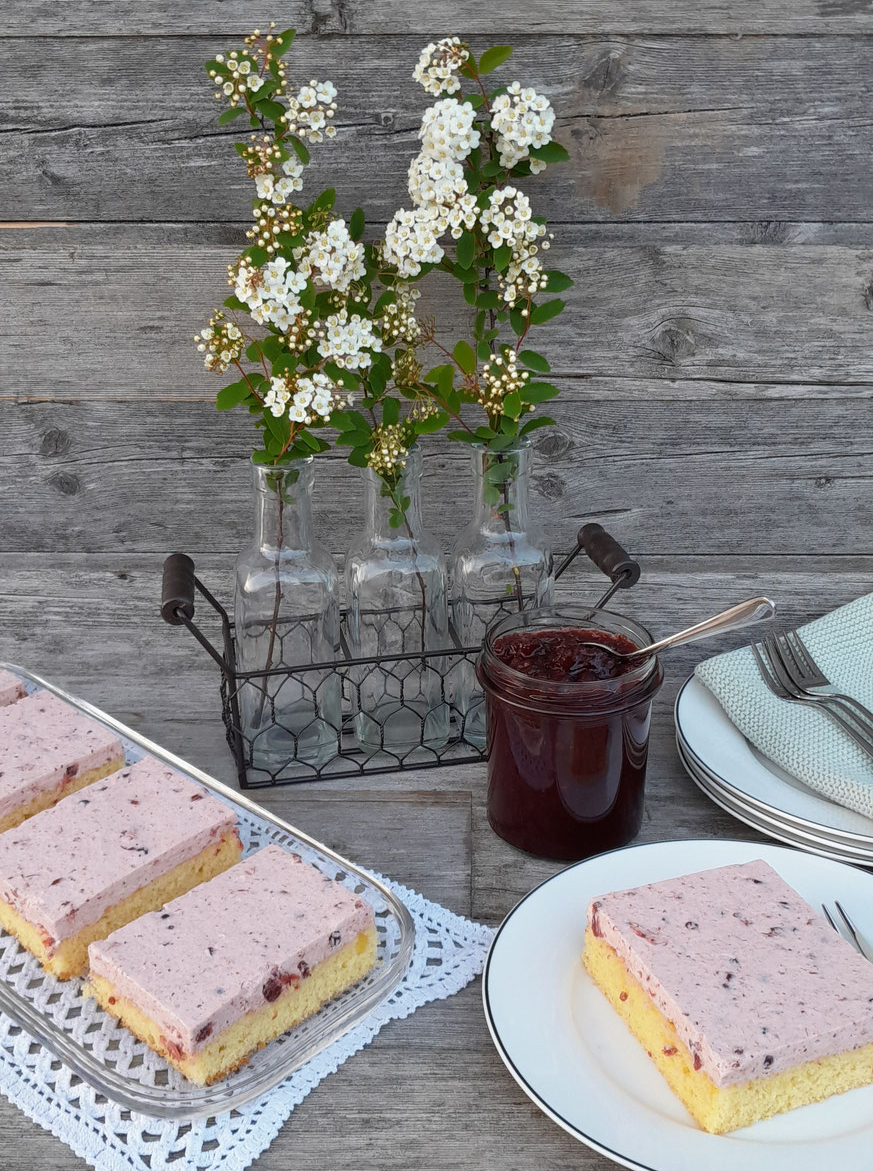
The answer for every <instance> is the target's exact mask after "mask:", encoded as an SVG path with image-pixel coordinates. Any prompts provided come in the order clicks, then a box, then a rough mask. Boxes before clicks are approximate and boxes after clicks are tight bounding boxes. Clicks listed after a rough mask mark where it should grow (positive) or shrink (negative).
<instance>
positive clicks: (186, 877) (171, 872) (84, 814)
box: [0, 757, 242, 980]
mask: <svg viewBox="0 0 873 1171" xmlns="http://www.w3.org/2000/svg"><path fill="white" fill-rule="evenodd" d="M241 852H242V846H241V844H240V840H239V836H238V835H237V832H236V822H235V818H234V814H233V811H232V810H231V809H230V807H229V806H227V805H225V804H224V802H223V801H219V800H218V799H217V798H216V797H213V796H212V795H211V794H210V793H209V790H208V789H205V788H204V787H203V786H202V785H196V784H194V783H193V782H192V781H189V780H188V779H187V778H186V777H183V776H182V775H181V774H180V773H177V772H175V771H174V770H173V769H171V768H168V767H167V766H166V765H163V764H161V763H160V761H157V760H155V759H154V758H153V757H146V758H145V759H144V760H141V761H140V762H139V763H138V764H135V765H132V766H131V767H130V768H126V769H124V770H123V771H122V772H118V773H114V774H113V775H112V776H110V777H108V778H106V779H105V780H103V781H101V782H99V783H97V784H93V785H91V786H90V788H89V789H88V791H87V792H85V793H82V792H79V793H73V794H71V795H70V796H69V797H65V798H64V799H63V800H62V801H60V802H58V804H57V805H55V806H54V807H53V808H52V809H46V810H44V811H43V812H42V813H38V814H37V815H36V817H32V818H31V819H30V820H29V821H28V822H27V823H26V824H24V825H21V826H18V827H17V828H15V829H12V830H8V831H7V832H6V833H5V834H0V926H2V927H3V928H4V929H5V930H6V931H9V932H11V933H12V934H13V935H15V936H17V938H18V940H19V941H20V942H21V943H22V944H23V945H24V947H26V948H27V950H28V951H30V952H32V953H33V954H34V955H35V956H36V957H37V959H38V960H39V961H40V962H41V963H42V966H43V967H44V968H45V970H46V971H47V972H51V973H52V975H54V976H58V977H59V978H60V979H62V980H64V979H68V978H69V977H70V976H81V975H84V974H85V972H86V971H87V970H88V944H89V943H93V942H94V940H95V939H105V938H106V936H107V935H109V934H110V933H111V932H112V931H115V930H116V928H118V927H122V926H123V925H124V924H125V923H129V922H130V921H131V919H136V918H137V917H138V916H139V915H144V914H145V913H146V912H147V911H154V910H156V909H157V908H158V907H161V906H163V904H164V903H165V902H166V901H167V900H168V899H171V898H175V897H176V896H177V895H180V894H184V892H185V891H188V890H190V889H191V888H192V887H193V886H196V885H197V884H198V883H200V882H204V881H205V880H206V879H209V878H212V877H213V876H214V875H216V874H219V873H220V872H221V871H222V870H226V869H227V867H228V866H232V865H233V864H234V862H236V861H237V860H238V859H239V857H240V854H241Z"/></svg>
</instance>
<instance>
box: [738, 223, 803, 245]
mask: <svg viewBox="0 0 873 1171" xmlns="http://www.w3.org/2000/svg"><path fill="white" fill-rule="evenodd" d="M793 238H794V229H793V227H792V226H791V224H786V223H783V222H782V221H781V220H758V221H757V222H756V223H753V224H751V225H750V227H749V241H750V243H752V244H790V243H791V241H792V239H793Z"/></svg>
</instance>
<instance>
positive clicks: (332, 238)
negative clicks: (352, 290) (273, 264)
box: [294, 220, 367, 293]
mask: <svg viewBox="0 0 873 1171" xmlns="http://www.w3.org/2000/svg"><path fill="white" fill-rule="evenodd" d="M294 259H295V260H296V261H297V264H298V267H299V269H300V272H302V273H303V274H304V275H305V276H308V277H312V278H313V280H315V281H318V282H319V283H320V284H322V285H327V287H328V288H331V289H335V290H336V291H337V292H338V293H347V292H348V290H349V287H350V285H351V284H352V282H353V281H356V280H359V279H360V278H361V277H362V276H365V275H366V272H367V269H366V265H365V264H364V246H363V244H356V243H355V241H354V240H353V239H352V237H351V236H350V235H349V229H348V228H347V227H346V222H345V220H332V221H331V222H330V223H329V224H328V226H327V230H326V231H324V232H312V233H311V234H310V235H309V236H308V238H307V240H306V243H305V244H304V245H302V246H301V247H300V248H295V249H294Z"/></svg>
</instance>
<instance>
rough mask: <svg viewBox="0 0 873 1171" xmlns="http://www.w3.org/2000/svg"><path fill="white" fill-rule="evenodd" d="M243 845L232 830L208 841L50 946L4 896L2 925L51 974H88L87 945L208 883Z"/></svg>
mask: <svg viewBox="0 0 873 1171" xmlns="http://www.w3.org/2000/svg"><path fill="white" fill-rule="evenodd" d="M239 856H240V843H239V838H238V837H237V835H236V832H235V831H234V830H228V831H227V832H226V833H225V834H224V835H223V836H222V837H221V838H220V839H219V841H218V842H215V843H210V844H209V845H208V846H206V848H205V849H203V850H201V851H200V853H199V854H197V855H195V857H193V858H190V859H189V860H188V861H186V862H180V863H179V865H178V866H176V867H174V868H173V869H172V870H171V871H170V872H169V873H168V874H162V875H161V876H160V877H159V878H156V879H154V881H152V882H150V883H148V884H147V885H145V886H143V887H140V889H139V890H135V891H134V892H133V893H132V894H130V895H128V896H127V898H123V899H121V900H120V901H119V902H117V903H114V904H113V905H112V906H111V907H108V908H107V909H106V911H104V912H103V914H102V915H101V916H100V918H99V919H97V920H96V921H95V922H93V923H88V924H87V925H86V926H85V927H83V928H82V930H81V931H78V932H76V934H75V935H72V936H70V937H69V938H67V939H62V940H59V941H57V942H56V943H54V944H52V943H49V942H47V941H48V940H50V939H51V937H50V936H49V935H48V934H47V932H46V931H45V930H44V928H42V927H39V926H37V925H36V924H35V923H30V922H28V920H27V919H25V918H24V917H23V916H22V915H20V914H19V913H18V911H16V910H15V908H14V907H11V906H10V905H9V903H6V902H3V901H2V899H0V927H2V928H3V930H4V931H8V932H9V933H10V934H11V935H14V936H15V937H16V938H17V939H18V941H19V943H21V945H22V946H23V947H26V948H27V950H28V951H29V952H31V953H32V954H33V955H35V956H36V958H37V959H38V960H39V961H40V963H41V964H42V966H43V967H44V968H45V970H46V971H47V972H50V973H51V974H52V975H53V976H57V978H58V979H59V980H68V979H70V978H71V977H72V976H84V975H85V973H86V972H87V971H88V945H89V944H91V943H93V942H94V941H95V940H97V939H105V938H106V936H107V935H111V934H112V932H113V931H117V930H118V928H119V927H123V926H124V924H125V923H130V921H131V920H132V919H138V918H139V917H140V915H146V914H148V912H149V911H156V910H157V909H158V908H159V907H162V906H163V905H164V903H166V902H168V901H169V900H170V899H175V898H178V896H179V895H181V894H184V893H185V891H186V890H190V889H191V888H192V887H193V886H197V884H198V883H201V882H206V881H207V880H208V879H210V878H214V877H215V875H216V874H220V873H221V872H222V871H223V870H226V869H227V868H228V866H233V864H234V862H236V861H238V860H239Z"/></svg>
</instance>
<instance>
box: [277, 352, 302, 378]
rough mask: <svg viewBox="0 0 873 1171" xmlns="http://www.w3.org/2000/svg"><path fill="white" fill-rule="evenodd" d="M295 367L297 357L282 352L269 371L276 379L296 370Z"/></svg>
mask: <svg viewBox="0 0 873 1171" xmlns="http://www.w3.org/2000/svg"><path fill="white" fill-rule="evenodd" d="M296 366H297V355H296V354H289V353H287V352H286V351H284V350H283V351H282V353H281V354H279V355H278V357H277V358H276V359H275V361H274V362H273V364H272V366H271V367H270V370H271V373H272V374H273V375H274V376H275V377H276V378H281V376H282V375H283V374H289V373H290V372H291V371H292V370H294V369H295V368H296Z"/></svg>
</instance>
